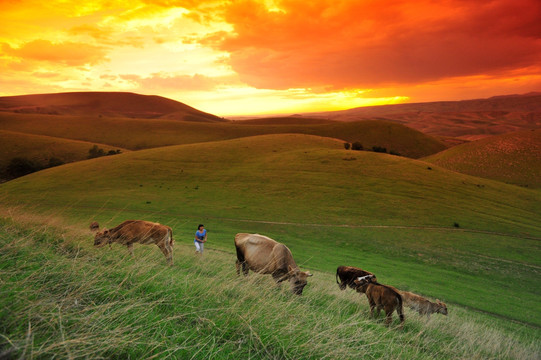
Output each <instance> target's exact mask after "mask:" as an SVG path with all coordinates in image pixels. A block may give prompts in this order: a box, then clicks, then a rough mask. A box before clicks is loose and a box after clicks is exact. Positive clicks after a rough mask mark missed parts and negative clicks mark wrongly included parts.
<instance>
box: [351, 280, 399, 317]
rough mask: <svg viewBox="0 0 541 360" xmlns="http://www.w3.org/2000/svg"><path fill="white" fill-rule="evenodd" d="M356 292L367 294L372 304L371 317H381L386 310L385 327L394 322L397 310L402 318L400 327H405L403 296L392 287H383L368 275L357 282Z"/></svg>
mask: <svg viewBox="0 0 541 360" xmlns="http://www.w3.org/2000/svg"><path fill="white" fill-rule="evenodd" d="M355 284H356V285H357V288H356V290H357V291H358V292H360V293H365V294H366V297H367V298H368V303H369V304H370V315H371V316H374V308H376V310H377V313H376V316H379V313H380V311H381V309H384V310H385V325H389V324H390V323H391V321H392V320H393V312H394V311H395V310H396V312H397V313H398V316H399V317H400V327H402V326H403V325H404V308H403V305H402V296H401V295H400V293H399V292H398V291H396V289H394V288H393V287H392V286H387V285H382V284H380V283H378V282H376V281H374V277H373V276H372V275H366V276H363V277H360V278H358V279H357V280H355Z"/></svg>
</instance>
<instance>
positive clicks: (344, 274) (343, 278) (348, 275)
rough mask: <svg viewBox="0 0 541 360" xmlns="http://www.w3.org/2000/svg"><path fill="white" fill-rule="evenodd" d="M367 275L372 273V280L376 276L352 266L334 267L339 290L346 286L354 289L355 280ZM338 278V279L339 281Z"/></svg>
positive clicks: (355, 286)
mask: <svg viewBox="0 0 541 360" xmlns="http://www.w3.org/2000/svg"><path fill="white" fill-rule="evenodd" d="M367 275H372V276H373V277H374V280H375V279H376V276H375V275H374V274H372V273H371V272H369V271H365V270H363V269H359V268H356V267H353V266H339V267H338V268H337V269H336V283H337V284H338V287H339V288H340V290H345V289H346V287H348V286H349V287H350V288H352V289H356V288H357V285H355V280H357V278H359V277H363V276H367ZM338 280H340V282H339V281H338Z"/></svg>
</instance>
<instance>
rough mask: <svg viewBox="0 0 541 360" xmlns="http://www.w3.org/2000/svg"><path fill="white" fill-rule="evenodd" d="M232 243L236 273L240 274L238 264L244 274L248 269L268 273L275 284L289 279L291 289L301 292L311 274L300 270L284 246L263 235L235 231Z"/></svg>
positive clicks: (296, 292)
mask: <svg viewBox="0 0 541 360" xmlns="http://www.w3.org/2000/svg"><path fill="white" fill-rule="evenodd" d="M235 247H236V249H237V261H236V264H235V265H236V268H237V274H239V275H240V269H241V268H242V273H243V274H244V275H248V271H249V270H252V271H255V272H258V273H260V274H271V275H272V277H273V279H274V280H275V281H276V283H278V284H279V283H281V282H282V281H284V280H289V282H290V283H291V291H292V292H293V293H294V294H297V295H302V290H303V289H304V287H305V286H306V283H307V279H308V277H309V276H312V274H310V273H309V272H308V271H306V272H305V271H300V269H299V267H298V266H297V264H296V263H295V260H293V256H292V255H291V251H290V250H289V249H288V248H287V246H285V245H284V244H280V243H279V242H276V241H274V240H273V239H271V238H269V237H266V236H263V235H259V234H245V233H239V234H237V235H235Z"/></svg>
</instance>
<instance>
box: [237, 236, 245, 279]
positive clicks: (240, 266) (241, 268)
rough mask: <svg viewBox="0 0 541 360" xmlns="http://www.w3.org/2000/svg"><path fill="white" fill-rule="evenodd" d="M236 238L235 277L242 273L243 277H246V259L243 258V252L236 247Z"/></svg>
mask: <svg viewBox="0 0 541 360" xmlns="http://www.w3.org/2000/svg"><path fill="white" fill-rule="evenodd" d="M236 239H237V237H236V236H235V249H236V250H237V261H236V262H235V268H236V269H237V275H240V272H241V271H242V274H243V275H248V266H247V265H246V258H245V257H244V252H243V251H242V249H241V248H240V246H239V245H237V241H236Z"/></svg>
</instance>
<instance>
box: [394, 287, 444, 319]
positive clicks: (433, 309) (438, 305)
mask: <svg viewBox="0 0 541 360" xmlns="http://www.w3.org/2000/svg"><path fill="white" fill-rule="evenodd" d="M400 295H402V299H403V300H404V305H406V306H408V307H409V308H410V309H412V310H415V311H417V312H418V313H419V315H426V316H427V317H428V318H429V319H430V314H434V313H437V314H442V315H447V305H445V303H442V302H441V301H439V300H436V302H435V303H433V302H431V301H429V300H428V299H425V298H424V297H422V296H419V295H417V294H414V293H412V292H409V291H400Z"/></svg>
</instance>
